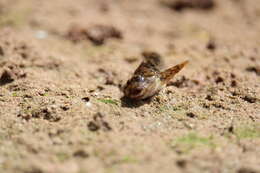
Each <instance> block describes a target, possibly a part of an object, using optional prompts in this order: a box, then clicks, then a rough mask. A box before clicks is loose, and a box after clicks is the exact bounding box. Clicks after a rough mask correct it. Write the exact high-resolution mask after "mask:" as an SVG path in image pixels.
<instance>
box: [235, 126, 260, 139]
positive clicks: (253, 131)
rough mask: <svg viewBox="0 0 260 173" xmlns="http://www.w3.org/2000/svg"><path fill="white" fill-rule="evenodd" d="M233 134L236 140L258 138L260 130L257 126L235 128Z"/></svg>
mask: <svg viewBox="0 0 260 173" xmlns="http://www.w3.org/2000/svg"><path fill="white" fill-rule="evenodd" d="M234 133H235V135H236V137H237V138H238V139H245V138H260V128H259V127H257V125H252V126H243V127H239V128H236V129H235V132H234Z"/></svg>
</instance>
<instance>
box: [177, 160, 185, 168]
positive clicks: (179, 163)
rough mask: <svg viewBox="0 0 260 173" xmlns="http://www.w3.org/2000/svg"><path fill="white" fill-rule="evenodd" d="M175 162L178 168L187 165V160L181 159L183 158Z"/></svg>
mask: <svg viewBox="0 0 260 173" xmlns="http://www.w3.org/2000/svg"><path fill="white" fill-rule="evenodd" d="M176 164H177V165H178V166H179V167H180V168H186V166H187V161H186V160H183V159H181V160H177V161H176Z"/></svg>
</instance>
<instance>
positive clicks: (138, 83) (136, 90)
mask: <svg viewBox="0 0 260 173" xmlns="http://www.w3.org/2000/svg"><path fill="white" fill-rule="evenodd" d="M143 56H144V58H145V60H144V61H143V62H142V63H141V64H140V65H139V67H138V68H137V69H136V70H135V72H134V74H133V76H132V78H131V79H129V80H128V81H127V83H126V85H125V86H124V88H123V92H124V95H125V96H126V97H128V98H131V99H135V100H142V99H146V98H149V97H152V96H154V95H155V94H156V93H158V92H159V91H160V90H161V89H162V88H163V87H165V86H166V84H167V83H168V82H169V81H170V80H171V79H172V78H173V77H174V76H175V74H177V73H178V72H179V71H180V70H181V69H182V68H183V67H184V66H185V65H186V64H187V63H188V61H185V62H183V63H181V64H178V65H176V66H174V67H171V68H169V69H167V70H165V71H163V72H160V69H159V66H160V65H161V64H162V61H161V57H160V55H159V54H157V53H155V52H144V53H143Z"/></svg>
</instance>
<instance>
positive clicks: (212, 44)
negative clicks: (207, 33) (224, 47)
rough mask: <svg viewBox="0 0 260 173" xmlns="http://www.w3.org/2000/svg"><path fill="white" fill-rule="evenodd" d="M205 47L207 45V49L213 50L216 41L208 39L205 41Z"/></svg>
mask: <svg viewBox="0 0 260 173" xmlns="http://www.w3.org/2000/svg"><path fill="white" fill-rule="evenodd" d="M206 47H207V49H208V50H211V51H214V50H215V49H216V43H215V42H214V41H212V40H210V41H209V42H208V43H207V46H206Z"/></svg>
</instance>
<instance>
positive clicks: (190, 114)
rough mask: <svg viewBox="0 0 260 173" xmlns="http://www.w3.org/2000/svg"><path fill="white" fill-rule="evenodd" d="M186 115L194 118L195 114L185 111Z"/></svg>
mask: <svg viewBox="0 0 260 173" xmlns="http://www.w3.org/2000/svg"><path fill="white" fill-rule="evenodd" d="M186 115H187V116H188V117H190V118H195V117H196V114H194V113H192V112H188V113H186Z"/></svg>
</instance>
